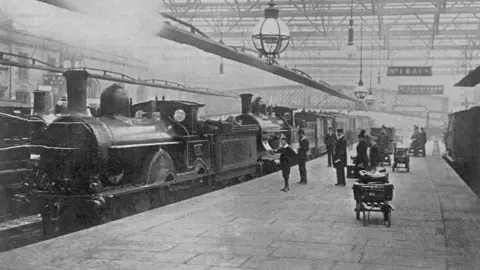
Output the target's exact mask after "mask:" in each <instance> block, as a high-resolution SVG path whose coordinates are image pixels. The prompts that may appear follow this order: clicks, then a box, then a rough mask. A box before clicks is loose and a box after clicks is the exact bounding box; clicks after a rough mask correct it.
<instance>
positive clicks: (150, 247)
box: [97, 240, 178, 251]
mask: <svg viewBox="0 0 480 270" xmlns="http://www.w3.org/2000/svg"><path fill="white" fill-rule="evenodd" d="M177 245H178V244H176V243H159V242H144V241H127V240H114V241H111V242H108V243H106V244H103V245H101V248H102V249H116V250H138V251H141V250H145V251H166V250H169V249H171V248H173V247H175V246H177ZM97 247H99V246H97Z"/></svg>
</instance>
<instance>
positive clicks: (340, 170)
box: [335, 129, 347, 186]
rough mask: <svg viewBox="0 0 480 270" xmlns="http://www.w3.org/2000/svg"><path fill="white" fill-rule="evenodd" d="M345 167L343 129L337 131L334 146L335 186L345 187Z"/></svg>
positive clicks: (345, 146)
mask: <svg viewBox="0 0 480 270" xmlns="http://www.w3.org/2000/svg"><path fill="white" fill-rule="evenodd" d="M346 166H347V141H346V140H345V138H344V137H343V129H338V130H337V143H336V144H335V168H336V169H337V183H336V184H335V185H337V186H345V185H346V182H345V167H346Z"/></svg>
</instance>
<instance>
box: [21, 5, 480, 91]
mask: <svg viewBox="0 0 480 270" xmlns="http://www.w3.org/2000/svg"><path fill="white" fill-rule="evenodd" d="M14 2H15V1H14ZM19 2H22V1H19ZM50 2H52V1H50ZM53 2H54V1H53ZM86 2H92V1H91V0H89V1H86ZM106 2H108V1H106ZM117 2H118V3H119V2H122V1H115V3H116V5H115V6H113V7H112V6H109V8H111V9H115V8H118V9H123V12H125V10H128V6H125V5H121V4H117ZM143 2H145V1H138V3H139V5H140V3H143ZM150 2H152V1H150ZM274 2H275V3H276V4H277V7H278V8H279V9H280V18H281V19H282V20H283V21H284V22H285V23H286V24H287V26H288V28H289V30H290V33H291V40H290V45H289V47H288V49H287V50H286V51H285V52H284V53H282V54H281V55H280V59H278V62H279V64H280V65H282V66H285V67H288V68H295V69H298V70H301V71H302V72H304V73H306V74H309V75H310V76H311V77H312V78H314V79H316V80H323V81H326V82H327V83H329V84H330V85H354V84H356V82H358V80H359V76H360V75H359V73H360V70H362V73H363V74H362V76H363V78H362V79H363V81H365V84H366V85H368V83H369V81H372V80H373V81H376V82H377V84H378V82H379V81H381V80H385V76H386V72H387V71H386V69H387V67H388V66H432V71H433V73H434V75H435V76H437V77H438V78H439V79H443V80H448V81H449V83H450V82H451V83H450V85H453V83H454V82H455V81H459V80H460V79H461V78H462V77H463V76H465V74H467V73H468V71H470V70H472V69H475V68H476V67H477V65H478V56H479V54H480V45H479V42H478V39H479V34H480V30H479V25H480V24H479V23H480V17H479V16H480V1H475V0H468V1H446V0H431V1H430V0H388V1H377V0H374V1H372V0H353V1H352V0H308V1H304V0H289V1H287V0H276V1H274ZM92 3H93V2H92ZM135 3H137V2H135ZM267 3H268V1H265V0H262V1H253V0H169V1H166V0H164V1H158V3H156V8H155V10H153V11H154V12H155V14H156V15H158V20H159V21H158V22H159V24H157V25H161V23H162V22H164V21H167V20H166V19H164V18H162V16H161V15H160V13H161V12H163V13H166V14H168V15H170V16H173V17H176V18H178V19H181V20H183V21H185V22H188V23H190V24H192V25H194V26H195V27H196V28H198V29H200V30H201V31H202V32H203V33H205V34H206V35H207V36H209V37H210V38H212V39H214V40H217V41H220V40H221V41H222V42H223V43H225V44H226V45H230V46H234V47H244V48H248V49H251V50H254V47H253V43H252V39H251V32H252V28H253V27H254V26H255V24H256V23H257V22H258V21H259V20H261V19H262V18H263V16H264V9H265V8H266V6H267ZM90 4H91V3H90ZM90 4H88V5H90ZM85 5H86V6H88V5H87V4H85ZM129 5H130V6H131V7H133V6H134V5H133V4H131V3H130V4H129ZM133 10H135V9H133ZM19 13H23V16H22V14H20V15H19ZM33 13H34V14H36V15H35V16H33V15H32V14H33ZM131 13H132V14H135V13H134V12H131ZM45 14H49V16H45ZM105 14H107V13H106V12H105V11H104V13H103V15H104V16H103V20H102V19H101V18H102V16H100V15H102V14H101V12H99V11H98V10H97V14H96V16H95V17H91V16H90V15H92V14H90V15H84V14H76V13H74V12H71V11H65V10H61V9H59V8H57V7H54V6H49V5H46V4H44V3H40V2H36V3H35V5H31V6H30V7H28V8H23V9H22V10H19V11H18V12H17V17H16V18H15V19H16V23H17V25H18V26H20V27H21V26H24V28H25V29H27V30H28V31H30V32H36V33H37V34H43V35H45V34H46V33H48V35H50V37H51V36H52V35H55V37H56V38H59V39H64V40H67V41H70V42H73V43H76V44H79V43H80V44H81V45H84V46H87V47H88V46H93V47H100V48H102V49H103V50H108V51H110V52H112V53H116V54H118V55H122V56H126V57H127V56H128V57H134V58H137V59H141V60H142V61H144V62H146V63H148V65H149V66H150V67H151V69H152V74H154V76H156V77H158V78H161V79H167V80H171V81H176V82H179V83H186V84H189V85H195V86H203V87H209V88H214V89H217V90H229V89H238V88H253V87H257V86H258V87H265V86H275V85H286V84H292V82H291V81H288V80H287V79H284V78H281V77H279V76H276V75H273V74H270V73H267V72H264V71H262V70H258V69H255V68H253V67H250V66H246V65H243V64H239V63H234V62H232V61H229V60H225V59H221V58H220V57H219V56H216V55H212V54H208V53H205V52H203V51H200V50H198V49H196V48H193V47H190V46H187V45H181V44H178V43H175V42H172V41H168V40H165V39H161V38H156V37H155V36H154V34H153V33H151V34H150V35H146V34H145V33H143V34H142V35H138V33H135V34H133V31H131V32H129V31H127V30H129V29H127V28H128V27H125V26H124V25H125V24H121V23H120V21H118V20H117V21H115V22H112V21H111V20H110V23H108V24H105ZM109 14H111V15H112V16H113V15H116V17H119V18H122V19H123V20H124V21H127V22H128V21H130V22H132V21H133V19H132V18H130V20H129V18H127V17H128V16H127V17H124V16H122V14H118V12H117V11H115V10H110V12H109ZM136 14H137V19H138V12H137V13H136ZM54 15H55V16H54ZM140 16H142V15H140ZM33 18H35V19H33ZM351 19H352V20H353V29H354V40H353V41H354V45H355V48H356V52H355V53H353V54H350V55H348V53H347V52H348V51H349V50H348V49H347V42H348V40H347V39H348V29H349V27H350V26H349V21H350V20H351ZM107 21H108V20H107ZM135 25H136V26H137V27H138V25H139V24H138V22H137V23H135ZM150 26H151V23H150ZM145 28H146V29H148V31H151V29H152V28H151V27H147V26H145ZM157 30H158V29H157ZM52 33H56V34H52ZM360 59H362V60H360ZM222 62H223V64H222ZM220 66H223V67H222V68H221V67H220ZM360 66H362V69H361V68H360ZM221 69H222V71H223V72H221V71H220V70H221ZM221 73H223V74H221ZM148 77H151V76H148ZM371 78H372V79H371ZM293 84H294V83H293Z"/></svg>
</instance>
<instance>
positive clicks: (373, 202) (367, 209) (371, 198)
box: [353, 183, 394, 227]
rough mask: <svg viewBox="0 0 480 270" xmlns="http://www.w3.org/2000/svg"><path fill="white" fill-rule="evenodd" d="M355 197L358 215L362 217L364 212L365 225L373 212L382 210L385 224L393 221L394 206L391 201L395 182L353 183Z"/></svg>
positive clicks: (358, 217) (388, 224) (387, 224)
mask: <svg viewBox="0 0 480 270" xmlns="http://www.w3.org/2000/svg"><path fill="white" fill-rule="evenodd" d="M353 197H354V199H355V201H356V207H355V212H356V217H357V220H359V219H360V213H361V212H362V213H363V225H364V226H367V225H368V223H369V221H370V213H371V212H382V213H383V219H384V223H385V226H387V227H390V225H391V223H392V211H393V210H394V209H393V206H392V205H391V204H390V203H389V202H390V201H391V200H392V199H393V184H389V183H384V184H379V183H375V184H362V183H354V184H353Z"/></svg>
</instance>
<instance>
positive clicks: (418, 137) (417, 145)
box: [411, 126, 427, 157]
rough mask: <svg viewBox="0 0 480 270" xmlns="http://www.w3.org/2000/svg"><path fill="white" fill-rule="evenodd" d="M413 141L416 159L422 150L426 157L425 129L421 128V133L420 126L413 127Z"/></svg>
mask: <svg viewBox="0 0 480 270" xmlns="http://www.w3.org/2000/svg"><path fill="white" fill-rule="evenodd" d="M411 139H412V145H411V147H412V148H413V150H414V156H415V157H417V156H418V152H419V150H422V154H423V156H426V154H425V144H427V132H425V129H424V128H423V127H421V128H420V131H419V130H418V126H413V135H412V138H411Z"/></svg>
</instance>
